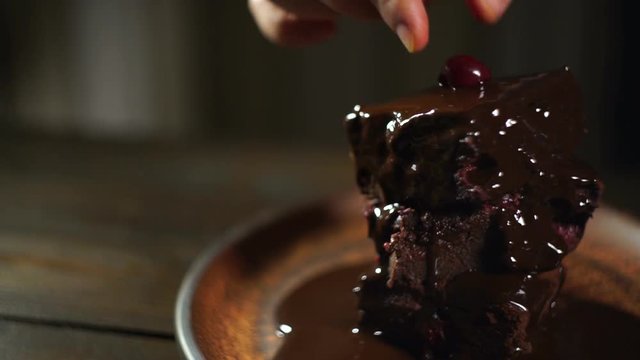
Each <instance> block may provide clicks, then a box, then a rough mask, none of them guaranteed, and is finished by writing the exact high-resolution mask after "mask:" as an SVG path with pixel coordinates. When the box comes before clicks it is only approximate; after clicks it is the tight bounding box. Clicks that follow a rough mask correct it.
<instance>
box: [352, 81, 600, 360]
mask: <svg viewBox="0 0 640 360" xmlns="http://www.w3.org/2000/svg"><path fill="white" fill-rule="evenodd" d="M346 127H347V132H348V136H349V141H350V144H351V148H352V154H353V157H354V160H355V163H356V168H357V182H358V186H359V187H360V189H361V191H362V193H363V194H365V195H366V196H367V197H368V198H369V199H370V203H369V208H368V209H367V212H366V216H367V218H368V222H369V236H370V237H371V238H372V240H373V242H374V243H375V246H376V250H377V251H378V254H379V255H380V258H379V262H378V264H379V267H378V268H377V271H376V273H375V274H373V275H372V276H370V277H369V278H368V279H366V280H364V281H363V282H362V284H361V287H362V291H361V292H360V308H361V309H362V310H363V317H362V324H363V325H367V326H369V325H371V326H378V327H380V326H384V327H385V328H386V329H387V330H386V331H385V334H386V337H387V338H388V339H390V340H392V341H394V343H396V344H400V345H402V346H404V347H405V348H407V349H409V350H410V351H412V352H414V353H416V354H422V355H424V356H426V357H429V358H445V357H448V356H451V355H453V356H462V354H466V353H473V354H475V355H474V356H475V358H477V359H494V358H511V357H516V356H521V355H522V354H527V353H529V352H530V351H531V348H532V339H531V337H530V336H529V335H530V334H532V333H533V332H534V331H535V329H536V328H537V327H539V326H540V325H541V324H543V321H542V320H543V319H544V318H545V315H546V314H547V313H548V312H549V308H550V307H551V305H552V304H553V301H554V299H555V298H556V295H557V293H558V290H559V288H560V286H561V283H562V279H563V276H562V268H561V262H562V259H563V258H564V257H565V256H566V255H567V254H568V253H569V252H570V251H572V250H574V249H575V248H576V246H577V245H578V243H579V241H580V239H581V238H582V235H583V232H584V228H585V226H586V222H587V220H588V219H589V217H590V216H591V214H592V212H593V211H594V209H595V208H596V207H597V202H598V199H599V195H600V192H601V188H602V186H601V183H600V181H599V180H598V179H597V177H596V175H595V173H594V172H593V171H592V170H591V169H590V168H589V167H588V166H585V165H584V164H582V163H581V162H580V161H578V160H576V159H575V158H574V156H573V154H572V152H573V151H574V149H575V147H576V146H577V144H578V143H579V141H580V139H581V138H582V136H583V134H584V132H585V130H584V128H583V123H582V113H581V101H580V92H579V90H578V87H577V84H576V82H575V79H574V78H573V76H572V75H571V73H570V72H569V70H568V69H563V70H558V71H553V72H549V73H543V74H536V75H531V76H525V77H519V78H512V79H504V80H489V81H483V82H480V83H478V85H477V86H466V87H459V88H453V87H448V86H440V87H435V88H433V89H429V90H426V91H424V92H422V93H420V94H418V95H415V96H412V97H407V98H403V99H399V100H396V101H393V102H390V103H387V104H382V105H373V106H363V107H362V106H356V107H355V109H354V112H353V113H351V114H349V115H347V117H346ZM478 284H482V285H481V286H478Z"/></svg>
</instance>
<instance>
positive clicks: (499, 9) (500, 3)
mask: <svg viewBox="0 0 640 360" xmlns="http://www.w3.org/2000/svg"><path fill="white" fill-rule="evenodd" d="M466 1H467V5H468V6H469V8H470V9H471V12H473V15H475V17H476V18H478V19H479V20H480V21H482V22H485V23H487V24H495V23H496V22H498V20H500V18H501V17H502V15H503V14H504V12H505V11H507V8H508V7H509V5H510V4H511V0H466Z"/></svg>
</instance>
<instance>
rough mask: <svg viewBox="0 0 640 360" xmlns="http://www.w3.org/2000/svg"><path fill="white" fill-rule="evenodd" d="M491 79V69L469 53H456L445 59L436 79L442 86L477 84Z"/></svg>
mask: <svg viewBox="0 0 640 360" xmlns="http://www.w3.org/2000/svg"><path fill="white" fill-rule="evenodd" d="M490 79H491V70H489V68H488V67H487V66H486V65H485V64H483V63H481V62H480V61H479V60H478V59H476V58H474V57H471V56H469V55H456V56H453V57H451V58H449V59H448V60H447V62H446V63H445V64H444V67H443V68H442V71H441V72H440V77H439V78H438V81H439V82H440V84H442V85H444V86H450V87H465V86H479V85H482V84H483V83H484V82H486V81H489V80H490Z"/></svg>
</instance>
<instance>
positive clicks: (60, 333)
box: [0, 320, 178, 360]
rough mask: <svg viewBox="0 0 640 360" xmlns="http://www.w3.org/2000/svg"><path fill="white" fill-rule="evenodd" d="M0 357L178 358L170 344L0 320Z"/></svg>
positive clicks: (49, 359) (66, 359) (83, 359)
mask: <svg viewBox="0 0 640 360" xmlns="http://www.w3.org/2000/svg"><path fill="white" fill-rule="evenodd" d="M0 357H1V358H2V359H12V360H76V359H77V360H86V359H92V360H118V359H122V360H131V359H138V360H147V359H148V360H151V359H153V360H163V359H167V360H168V359H171V360H175V359H177V358H178V354H177V350H176V347H175V344H174V342H173V341H171V340H163V339H155V338H145V337H132V336H128V335H121V334H113V333H99V332H91V331H82V330H76V329H69V328H58V327H48V326H39V325H33V324H22V323H16V322H12V321H4V320H0Z"/></svg>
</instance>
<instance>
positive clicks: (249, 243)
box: [176, 195, 640, 360]
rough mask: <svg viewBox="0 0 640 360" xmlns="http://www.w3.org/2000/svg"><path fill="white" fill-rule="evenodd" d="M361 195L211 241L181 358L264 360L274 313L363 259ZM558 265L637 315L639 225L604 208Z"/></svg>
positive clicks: (588, 289)
mask: <svg viewBox="0 0 640 360" xmlns="http://www.w3.org/2000/svg"><path fill="white" fill-rule="evenodd" d="M374 256H375V254H374V250H373V246H372V244H371V243H370V242H369V241H368V240H367V239H366V228H365V220H364V218H363V216H362V203H361V200H360V197H359V196H352V195H349V196H343V197H338V198H334V199H330V200H327V201H324V202H321V203H318V204H314V205H310V206H306V207H302V208H298V209H295V210H291V211H288V212H283V213H281V214H279V215H266V216H262V217H260V218H259V219H256V220H254V221H252V222H251V224H245V225H243V226H241V227H240V228H238V229H236V230H234V231H232V232H231V233H230V234H228V235H227V236H226V237H224V238H223V239H220V240H218V241H215V242H214V243H213V244H212V245H211V247H210V248H209V249H207V250H206V251H205V252H204V253H203V254H202V256H201V257H200V258H199V259H198V260H197V261H196V262H195V263H194V265H193V266H192V268H191V269H190V270H189V272H188V273H187V275H186V278H185V280H184V282H183V285H182V287H181V289H180V293H179V296H178V302H177V305H176V328H177V334H178V342H179V346H180V350H181V353H182V354H183V356H184V358H186V359H189V360H192V359H193V360H203V359H237V360H245V359H246V360H259V359H265V360H266V359H271V358H273V356H274V354H275V352H276V351H277V349H278V347H279V345H280V341H281V339H279V338H278V337H277V336H275V332H274V329H275V328H276V324H275V319H274V315H275V310H276V308H277V306H278V304H279V303H280V301H281V300H282V299H284V298H285V297H286V295H287V294H289V293H290V292H291V291H292V290H293V289H294V288H296V287H297V286H299V285H300V284H302V283H304V282H305V281H306V280H308V279H310V278H313V277H314V276H316V275H318V274H319V273H322V272H324V271H327V270H330V269H333V268H336V267H339V266H346V265H354V264H358V263H363V262H365V261H370V260H371V259H373V258H374ZM565 265H566V266H567V268H568V269H569V271H568V277H567V280H566V283H565V286H564V289H563V292H564V293H569V294H571V295H572V296H574V297H577V298H581V299H585V300H589V301H594V302H597V303H602V304H606V305H610V306H613V307H615V308H618V309H620V310H623V311H625V312H628V313H631V314H634V315H636V316H638V317H640V225H639V224H638V222H636V221H635V220H633V219H632V218H630V217H628V216H626V215H624V214H622V213H620V212H618V211H616V210H613V209H610V208H606V207H605V208H601V209H598V210H597V211H596V214H595V216H594V219H592V220H591V222H590V223H589V225H588V226H587V233H586V235H585V238H584V239H583V241H582V243H581V244H580V246H579V248H578V250H577V251H576V252H575V253H573V254H571V255H570V256H569V257H568V258H567V259H566V260H565Z"/></svg>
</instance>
